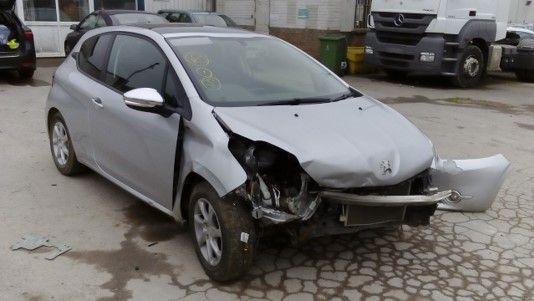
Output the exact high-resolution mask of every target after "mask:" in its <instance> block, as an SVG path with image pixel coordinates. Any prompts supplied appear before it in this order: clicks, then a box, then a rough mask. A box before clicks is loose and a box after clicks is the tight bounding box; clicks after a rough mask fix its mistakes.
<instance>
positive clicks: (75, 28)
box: [69, 24, 78, 31]
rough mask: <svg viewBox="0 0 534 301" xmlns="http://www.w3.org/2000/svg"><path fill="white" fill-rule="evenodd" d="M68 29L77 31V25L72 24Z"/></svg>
mask: <svg viewBox="0 0 534 301" xmlns="http://www.w3.org/2000/svg"><path fill="white" fill-rule="evenodd" d="M69 28H70V30H74V31H77V30H78V24H72V25H71V26H70V27H69Z"/></svg>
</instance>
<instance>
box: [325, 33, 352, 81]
mask: <svg viewBox="0 0 534 301" xmlns="http://www.w3.org/2000/svg"><path fill="white" fill-rule="evenodd" d="M319 40H320V41H321V49H320V58H319V60H320V61H321V63H323V65H325V66H326V67H328V69H330V70H332V71H334V72H335V73H336V74H337V75H342V73H343V70H344V69H345V68H346V64H347V63H346V58H347V39H346V38H345V36H344V35H340V34H332V35H326V36H322V37H320V38H319Z"/></svg>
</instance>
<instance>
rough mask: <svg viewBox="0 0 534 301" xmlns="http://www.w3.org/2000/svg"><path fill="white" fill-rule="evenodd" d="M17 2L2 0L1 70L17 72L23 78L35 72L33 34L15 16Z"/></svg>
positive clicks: (0, 15) (0, 1)
mask: <svg viewBox="0 0 534 301" xmlns="http://www.w3.org/2000/svg"><path fill="white" fill-rule="evenodd" d="M14 6H15V0H0V70H17V71H18V72H19V75H20V77H21V78H31V77H32V76H33V73H34V72H35V45H34V43H33V33H32V31H31V30H30V29H29V28H28V27H26V26H25V25H24V24H22V22H21V21H20V20H19V18H18V17H17V16H16V15H15V12H14V11H13V8H14Z"/></svg>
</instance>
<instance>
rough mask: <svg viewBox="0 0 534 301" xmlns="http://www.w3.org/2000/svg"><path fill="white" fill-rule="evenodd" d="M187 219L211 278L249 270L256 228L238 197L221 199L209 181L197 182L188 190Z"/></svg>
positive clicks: (230, 276)
mask: <svg viewBox="0 0 534 301" xmlns="http://www.w3.org/2000/svg"><path fill="white" fill-rule="evenodd" d="M188 219H189V230H190V232H191V236H192V238H193V240H194V242H195V251H196V253H197V256H198V259H199V260H200V263H201V264H202V267H203V268H204V271H205V272H206V274H207V275H208V276H209V277H210V278H211V279H213V280H215V281H220V282H227V281H232V280H236V279H238V278H239V277H241V276H242V275H244V274H245V273H246V272H247V271H248V269H249V268H250V266H251V265H252V260H253V257H254V251H255V246H256V240H257V237H256V228H255V224H254V222H253V220H252V216H251V214H250V212H249V211H248V210H246V209H245V208H244V207H243V204H242V203H241V202H240V201H238V200H229V199H221V198H220V197H219V195H218V194H217V192H216V191H215V190H214V189H213V188H212V187H211V186H210V185H209V184H208V183H206V182H202V183H199V184H197V185H196V186H195V187H194V188H193V192H192V193H191V198H190V201H189V212H188Z"/></svg>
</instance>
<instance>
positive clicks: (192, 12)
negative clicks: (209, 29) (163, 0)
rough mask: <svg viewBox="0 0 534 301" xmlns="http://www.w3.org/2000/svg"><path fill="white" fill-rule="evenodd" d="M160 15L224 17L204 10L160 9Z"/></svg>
mask: <svg viewBox="0 0 534 301" xmlns="http://www.w3.org/2000/svg"><path fill="white" fill-rule="evenodd" d="M159 13H188V14H198V15H200V14H202V15H222V14H221V13H218V12H209V11H203V10H183V9H160V10H158V14H159Z"/></svg>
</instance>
